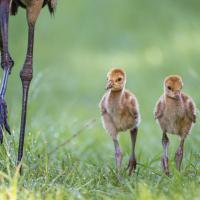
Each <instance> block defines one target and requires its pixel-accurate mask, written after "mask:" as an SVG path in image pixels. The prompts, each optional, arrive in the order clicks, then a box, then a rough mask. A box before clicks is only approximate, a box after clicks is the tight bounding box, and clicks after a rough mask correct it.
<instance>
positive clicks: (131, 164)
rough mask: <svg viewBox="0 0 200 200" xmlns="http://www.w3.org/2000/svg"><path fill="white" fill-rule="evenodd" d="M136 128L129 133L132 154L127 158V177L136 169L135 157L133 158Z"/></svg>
mask: <svg viewBox="0 0 200 200" xmlns="http://www.w3.org/2000/svg"><path fill="white" fill-rule="evenodd" d="M137 131H138V129H137V128H134V129H132V130H131V131H130V135H131V142H132V153H131V156H130V158H129V162H128V166H127V170H128V169H129V176H130V175H131V173H132V171H133V170H135V169H136V165H137V161H136V156H135V143H136V138H137Z"/></svg>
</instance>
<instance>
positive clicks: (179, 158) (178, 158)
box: [175, 139, 185, 171]
mask: <svg viewBox="0 0 200 200" xmlns="http://www.w3.org/2000/svg"><path fill="white" fill-rule="evenodd" d="M184 141H185V139H181V142H180V145H179V147H178V149H177V151H176V155H175V160H176V168H177V169H178V170H179V171H180V168H181V162H182V159H183V146H184Z"/></svg>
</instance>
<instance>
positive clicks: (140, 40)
mask: <svg viewBox="0 0 200 200" xmlns="http://www.w3.org/2000/svg"><path fill="white" fill-rule="evenodd" d="M199 10H200V2H199V1H196V0H191V1H187V0H151V1H147V0H146V1H145V0H123V1H121V0H101V1H98V0H84V1H83V0H77V1H66V0H65V1H61V0H58V6H57V9H56V13H55V17H50V15H49V13H48V10H47V8H44V9H43V11H42V12H41V15H40V17H39V19H38V22H37V26H36V34H35V46H34V79H33V81H32V83H31V88H30V98H29V108H28V121H27V129H26V139H25V157H24V164H25V171H26V172H27V174H28V173H29V174H31V175H30V177H32V178H30V181H27V182H26V187H25V188H27V190H32V189H33V188H34V189H35V190H37V189H38V190H39V189H41V188H40V184H41V185H42V184H43V182H42V181H41V183H40V181H38V179H39V178H41V176H42V174H44V173H45V172H44V171H45V170H44V169H46V170H47V171H46V173H50V174H51V173H52V177H54V175H53V173H55V174H56V173H58V174H59V172H60V171H59V170H61V171H62V170H63V171H67V170H66V169H68V168H69V166H73V167H75V168H76V167H77V168H78V167H80V168H79V169H80V170H79V171H82V172H83V174H84V173H86V174H87V170H89V171H90V170H94V169H93V168H92V167H91V166H95V167H96V169H101V170H102V173H107V174H109V173H110V171H112V170H111V169H113V171H114V167H115V165H114V147H113V144H112V140H111V138H110V137H109V136H108V135H107V134H106V133H105V131H104V129H103V128H102V125H101V120H100V113H99V109H98V103H99V101H100V99H101V96H102V95H103V93H104V92H105V89H104V88H105V81H106V73H107V71H108V70H109V69H110V68H112V67H122V68H124V69H125V71H126V73H127V88H128V89H129V90H131V91H133V92H134V93H135V95H136V96H137V98H138V101H139V104H140V110H141V116H142V123H141V126H140V128H139V134H138V140H137V145H136V153H137V156H138V161H139V163H140V165H139V170H138V174H139V175H138V176H140V178H141V179H142V180H144V182H145V183H147V184H148V183H149V185H151V183H152V185H154V186H155V185H156V186H157V184H159V183H158V182H151V174H153V173H154V172H155V171H156V172H157V173H160V174H162V173H161V168H160V156H161V155H162V145H161V136H162V135H161V131H160V129H159V127H158V125H157V124H156V122H155V121H154V119H153V110H154V106H155V103H156V101H157V99H158V98H159V96H160V95H161V94H162V92H163V85H162V82H163V79H164V78H165V76H167V75H169V74H179V75H181V76H182V78H183V81H184V88H183V90H184V92H186V93H188V94H190V95H191V96H192V97H193V99H194V101H195V102H196V105H197V107H199V105H200V104H199V102H200V95H199V91H200V60H199V58H200V57H199V52H200V12H199ZM9 30H10V34H9V39H10V43H9V47H10V52H11V55H12V57H13V58H14V60H15V67H14V68H13V70H12V75H11V76H10V79H9V85H8V90H7V95H6V99H7V104H8V110H9V122H10V126H11V128H12V131H13V135H12V136H11V137H10V136H6V138H7V146H6V145H5V149H8V150H9V152H10V154H11V155H10V156H11V158H12V159H13V160H14V161H15V159H16V150H17V145H18V137H19V125H20V112H21V81H20V78H19V71H20V69H21V66H22V64H23V62H24V57H25V53H26V46H27V24H26V18H25V11H24V10H22V9H20V11H19V13H18V15H17V16H15V17H10V26H9ZM94 120H95V121H94ZM88 123H89V126H87V125H86V124H88ZM199 124H200V123H199V117H198V118H197V123H196V125H195V126H194V128H193V130H192V132H191V135H189V136H188V138H187V140H186V144H185V155H184V160H183V169H184V170H185V171H184V172H185V173H186V172H187V169H188V168H189V169H190V170H191V171H192V169H193V168H192V167H191V166H190V164H191V160H192V164H193V165H194V166H198V168H197V169H198V170H199V163H200V158H199V150H200V149H199V143H200V133H199V129H200V125H199ZM79 130H81V133H80V134H79V135H78V136H77V137H75V138H74V139H72V140H71V141H70V142H69V143H67V144H66V145H64V146H62V147H60V148H59V149H58V150H57V151H56V152H55V153H53V154H52V155H51V156H48V155H47V153H48V152H50V151H51V150H53V149H54V148H55V147H57V146H59V144H60V143H62V142H63V141H65V140H66V139H68V138H70V137H71V136H72V135H73V134H75V133H76V132H77V131H79ZM178 143H179V140H178V138H177V137H176V136H170V150H169V154H170V164H171V165H172V166H173V159H174V153H175V150H176V148H177V147H178ZM13 144H14V145H13ZM120 145H121V147H122V150H123V154H124V157H123V165H122V166H123V168H125V166H126V164H127V162H128V157H129V154H130V150H131V143H130V136H129V133H121V134H120ZM1 151H3V149H2V150H1ZM44 155H46V156H45V159H43V156H44ZM3 158H4V159H5V160H6V156H5V155H3ZM70 159H71V160H70ZM14 161H13V162H14ZM72 161H73V162H74V163H75V166H74V165H73V162H72ZM38 162H39V164H38ZM77 163H78V164H77ZM76 165H77V166H76ZM2 166H3V165H2ZM90 167H91V168H90ZM95 167H94V168H95ZM68 170H69V169H68ZM145 170H146V171H148V172H146V171H145ZM151 170H152V171H151ZM34 171H37V174H35V173H36V172H34ZM93 172H94V174H96V176H98V172H99V170H98V172H95V170H94V171H93ZM77 173H78V172H77ZM99 173H100V172H99ZM174 173H175V172H174ZM188 173H189V172H188ZM191 173H192V174H193V171H192V172H191ZM198 173H199V171H198ZM68 174H69V171H67V172H66V176H68ZM83 174H82V176H84V175H83ZM142 174H143V175H142ZM194 174H195V173H194ZM27 176H28V175H27ZM192 176H193V175H192ZM85 177H86V179H87V178H88V176H87V175H86V176H85ZM194 177H195V175H194ZM69 178H70V176H69ZM196 178H197V177H196ZM105 179H106V178H105ZM152 179H153V180H156V181H157V180H158V179H157V178H155V177H154V178H152ZM39 180H40V179H39ZM41 180H42V178H41ZM134 180H135V179H134ZM34 181H35V183H37V184H38V185H37V184H35V185H34V184H33V183H34ZM87 181H88V180H87ZM87 181H86V182H87ZM198 181H199V179H195V181H194V191H196V188H198V187H199V182H198ZM39 183H40V184H39ZM70 183H71V182H70ZM83 183H84V181H83ZM130 183H131V184H130V185H131V186H133V185H134V184H132V182H131V181H130ZM31 184H33V185H34V186H33V185H31ZM56 184H57V185H59V186H60V187H62V186H63V185H65V184H64V183H63V182H62V183H61V182H59V181H58V182H56V181H55V185H56ZM106 184H108V185H109V186H108V187H107V189H105V191H107V193H106V194H105V195H107V197H109V196H110V197H115V198H116V197H117V195H116V194H118V193H119V191H121V189H120V188H121V186H119V188H118V187H117V189H116V188H115V187H114V186H113V185H112V183H109V179H108V180H107V179H106ZM181 184H184V181H183V182H181ZM67 185H68V184H66V185H65V188H68V186H67ZM69 185H70V184H69ZM83 185H84V184H83ZM97 185H98V184H97ZM97 185H96V186H93V187H94V188H96V187H98V186H97ZM100 185H101V184H100ZM114 185H115V184H114ZM52 187H53V184H52ZM56 187H57V186H56ZM86 187H87V186H86ZM88 187H89V186H88ZM171 187H174V186H173V184H172V186H171ZM30 188H31V189H30ZM83 188H84V187H83ZM102 188H103V187H102ZM113 188H114V189H113ZM34 189H33V190H34ZM112 189H113V191H116V193H115V192H113V194H112ZM115 189H116V190H115ZM118 189H119V190H118ZM154 189H155V188H154ZM41 190H42V189H41ZM99 190H100V189H99ZM102 190H103V189H102ZM177 190H178V189H177ZM75 191H76V190H75ZM77 191H79V190H77ZM88 191H89V190H88ZM156 191H157V192H159V191H161V192H166V191H165V190H164V189H163V188H160V189H158V188H157V189H156ZM90 192H91V191H90ZM130 194H131V192H130ZM179 194H180V196H181V195H183V194H184V195H186V194H187V188H185V193H184V192H182V190H181V188H180V191H179ZM73 195H74V196H73ZM73 195H72V196H73V197H74V198H76V197H77V196H76V195H77V193H76V192H75V193H73ZM78 195H83V196H84V194H82V193H81V192H80V191H79V193H78ZM92 195H94V196H95V195H97V196H98V192H96V193H92V192H91V196H90V195H89V196H90V197H92ZM112 195H113V196H112ZM121 195H122V194H121ZM72 196H71V197H72ZM83 196H81V197H83ZM124 198H125V197H124ZM171 198H172V196H171Z"/></svg>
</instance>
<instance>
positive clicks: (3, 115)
mask: <svg viewBox="0 0 200 200" xmlns="http://www.w3.org/2000/svg"><path fill="white" fill-rule="evenodd" d="M3 128H5V130H6V131H7V132H8V133H9V134H11V131H10V127H9V125H8V110H7V105H6V102H5V100H4V99H3V98H1V97H0V143H1V144H2V142H3Z"/></svg>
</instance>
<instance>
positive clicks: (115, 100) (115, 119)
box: [99, 69, 140, 175]
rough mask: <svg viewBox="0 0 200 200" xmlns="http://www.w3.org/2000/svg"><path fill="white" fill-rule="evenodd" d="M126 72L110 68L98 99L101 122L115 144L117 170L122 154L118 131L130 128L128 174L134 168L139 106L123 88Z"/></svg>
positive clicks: (133, 96) (132, 96) (134, 98)
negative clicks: (103, 88) (130, 144)
mask: <svg viewBox="0 0 200 200" xmlns="http://www.w3.org/2000/svg"><path fill="white" fill-rule="evenodd" d="M125 84H126V74H125V72H124V70H122V69H111V70H110V71H109V72H108V74H107V84H106V90H107V92H106V93H105V94H104V96H103V97H102V99H101V101H100V104H99V106H100V110H101V114H102V123H103V127H104V128H105V129H106V131H107V132H108V133H109V134H110V135H111V137H112V139H113V142H114V146H115V160H116V167H117V171H118V172H119V169H120V166H121V161H122V154H121V150H120V146H119V142H118V139H117V135H118V132H121V131H126V130H128V129H129V130H130V135H131V142H132V153H131V156H130V159H129V163H128V167H127V169H128V170H129V175H131V173H132V171H133V170H135V169H136V164H137V162H136V156H135V143H136V137H137V130H138V126H139V123H140V113H139V106H138V102H137V99H136V97H135V95H133V94H132V93H131V92H129V91H128V90H125Z"/></svg>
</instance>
